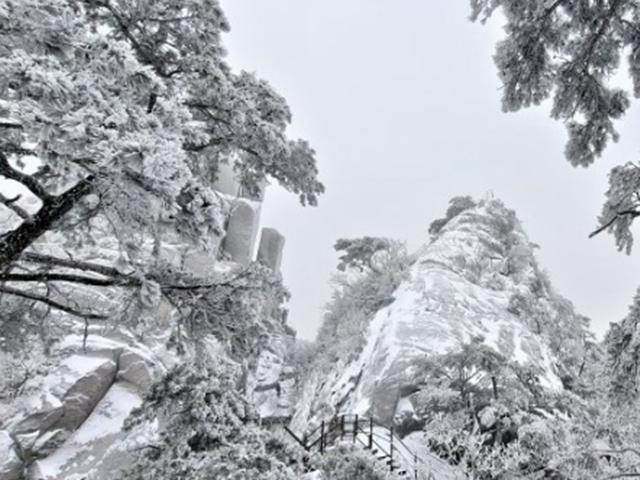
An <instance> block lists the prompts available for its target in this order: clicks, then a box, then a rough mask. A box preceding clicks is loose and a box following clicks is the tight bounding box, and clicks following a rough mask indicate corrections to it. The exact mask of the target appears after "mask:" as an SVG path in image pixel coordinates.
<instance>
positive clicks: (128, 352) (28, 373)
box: [0, 178, 293, 480]
mask: <svg viewBox="0 0 640 480" xmlns="http://www.w3.org/2000/svg"><path fill="white" fill-rule="evenodd" d="M229 185H231V186H234V185H237V182H236V183H235V184H234V183H233V182H232V181H231V180H230V179H229V178H227V179H226V184H225V187H227V188H230V187H229ZM219 190H224V189H222V188H219ZM209 196H210V197H211V198H208V199H204V201H200V200H202V199H199V198H198V196H197V195H193V196H192V198H190V199H189V198H187V199H185V208H189V209H192V210H193V212H194V215H201V214H202V215H205V216H207V217H208V218H210V220H211V222H210V223H211V230H210V231H209V232H208V237H207V238H208V240H207V241H206V242H205V244H198V245H195V244H194V243H193V242H191V241H190V240H189V239H188V238H186V237H185V235H183V234H182V233H181V231H180V229H179V228H178V227H177V226H176V225H175V224H173V223H172V222H171V220H170V219H163V218H159V219H158V220H159V225H160V226H161V228H160V232H161V239H160V243H157V239H151V238H146V239H143V240H142V241H141V242H139V243H138V244H136V245H135V246H134V247H135V249H136V255H137V261H138V262H139V264H145V263H146V262H150V261H151V258H152V256H153V254H155V257H154V258H155V260H154V261H159V262H161V263H162V264H163V265H165V268H166V269H167V271H172V270H173V271H181V272H183V273H185V274H187V275H189V276H190V277H192V278H193V279H194V280H197V281H200V282H202V283H206V282H213V281H216V280H220V279H225V278H229V277H232V276H234V275H237V274H238V272H241V271H243V268H246V267H247V266H248V265H249V264H250V263H251V262H252V261H253V260H254V259H255V250H256V241H257V238H258V229H259V212H260V204H259V202H256V201H253V200H249V199H244V198H237V197H235V196H231V194H230V193H227V192H225V191H218V192H217V193H215V192H214V193H213V196H211V193H210V194H209ZM203 206H207V211H203V212H200V211H199V210H198V209H202V208H203ZM7 220H8V221H10V219H7ZM274 236H276V237H277V238H276V240H277V241H275V242H274V240H273V237H274ZM63 241H64V238H63V237H62V236H60V235H55V234H53V235H47V236H46V237H45V238H43V239H42V240H41V241H40V242H39V243H38V245H37V246H36V247H35V248H36V250H37V251H38V252H40V253H47V254H53V255H57V256H59V257H65V252H64V250H63ZM283 243H284V239H283V238H282V237H281V236H280V235H279V234H277V232H275V231H273V230H271V229H267V234H266V235H265V236H264V238H263V239H262V244H263V245H262V247H261V248H260V251H261V254H260V258H259V259H258V260H259V261H260V263H262V264H263V265H266V267H256V266H252V267H250V268H254V269H257V270H258V272H263V273H260V275H263V274H264V275H267V273H266V272H267V271H269V269H270V271H271V272H272V274H273V275H275V276H276V277H277V275H278V268H279V262H280V259H281V256H282V247H283ZM154 250H155V251H154ZM74 254H75V256H76V257H75V258H77V259H84V258H86V259H91V261H94V262H95V261H98V262H103V263H104V264H106V265H114V264H117V262H118V255H119V254H120V250H119V248H118V243H117V242H116V241H115V239H114V238H110V237H109V236H108V235H105V236H104V237H103V239H102V240H101V241H100V242H99V243H98V244H97V245H92V246H90V247H87V249H86V250H83V251H80V252H74ZM260 268H262V270H260ZM274 278H275V277H274ZM70 288H73V291H71V290H68V289H70ZM147 290H150V291H145V288H143V289H142V290H141V292H140V299H138V300H139V301H140V303H141V308H139V309H137V310H136V309H133V310H131V309H129V310H126V309H125V308H124V307H125V304H127V302H128V300H126V299H125V297H123V295H122V294H121V293H119V292H118V291H117V290H116V289H96V288H92V287H77V286H73V287H71V286H69V285H64V284H63V285H61V286H60V290H59V293H58V294H59V295H60V296H61V297H60V298H61V299H64V300H67V298H65V297H66V295H67V294H70V293H72V294H73V296H72V298H73V299H74V301H75V302H79V303H80V304H81V305H82V306H87V307H94V308H95V307H99V308H100V309H101V311H107V312H112V313H113V315H112V318H111V319H109V320H108V321H104V322H93V321H92V322H91V323H90V324H89V326H88V327H87V328H85V324H84V322H82V321H80V320H78V319H77V318H74V317H71V316H68V315H65V314H62V313H60V312H55V311H52V312H49V313H48V314H47V316H46V321H47V322H48V327H47V329H46V331H47V333H48V335H47V339H46V341H43V340H42V339H37V340H34V341H33V342H32V343H29V342H23V343H22V344H18V345H17V346H16V345H14V346H13V347H11V343H12V342H14V343H15V340H16V339H19V338H21V336H23V335H26V333H25V332H26V329H25V328H23V327H22V326H21V325H20V323H19V322H20V321H19V320H17V319H16V321H15V322H11V321H10V319H9V320H7V321H5V323H3V324H2V325H4V326H9V327H11V328H12V329H14V330H15V331H4V330H3V331H2V332H1V334H0V375H12V374H13V373H12V371H11V370H12V369H11V367H10V366H9V365H7V366H5V365H2V362H3V361H5V360H6V361H9V360H10V359H11V356H12V355H17V356H18V357H20V358H21V359H22V358H24V359H26V361H27V362H28V363H29V365H28V366H27V367H25V369H24V379H18V380H19V381H18V382H17V384H18V385H19V386H18V387H16V389H15V390H16V391H15V392H13V393H12V394H11V395H7V394H5V393H6V392H3V394H0V479H2V480H23V479H28V480H63V479H64V480H73V479H76V480H79V479H83V480H107V479H111V478H115V477H116V475H117V472H118V471H119V470H120V469H121V468H123V467H125V466H126V465H127V464H128V463H129V461H130V460H131V459H132V458H133V457H132V456H133V452H135V449H136V448H139V447H142V446H144V445H148V444H149V443H150V442H151V441H152V440H153V438H154V435H155V433H156V431H157V424H153V423H149V424H146V425H144V426H143V427H139V428H136V429H134V430H133V431H130V432H124V431H123V424H124V420H125V419H126V418H127V417H128V415H129V414H130V412H131V411H132V410H133V409H134V408H136V407H137V406H139V405H140V404H141V403H142V398H143V396H144V395H145V393H146V392H147V391H148V390H149V388H150V386H151V384H152V383H153V382H154V381H155V380H157V379H158V378H159V377H160V376H161V375H162V374H163V373H164V372H166V371H167V370H168V369H170V368H171V367H172V366H174V365H176V364H177V363H178V362H186V361H192V360H193V359H195V358H199V359H203V358H208V359H210V361H216V359H219V357H222V356H224V357H229V356H230V355H231V347H230V346H229V345H228V342H229V338H228V336H225V335H224V334H221V329H216V328H215V327H216V325H215V322H213V327H214V328H212V329H210V330H206V329H204V330H203V332H201V333H202V335H201V336H200V337H199V338H197V341H195V340H196V339H195V338H191V337H190V335H191V336H194V335H195V333H189V332H187V331H181V327H180V322H179V319H180V316H181V314H182V312H181V311H178V309H176V307H175V306H174V305H172V304H170V303H169V302H168V301H166V299H163V298H155V299H153V298H152V299H151V300H152V301H151V304H149V298H146V297H157V295H155V293H157V292H155V293H154V291H153V290H154V288H153V286H150V289H147ZM256 292H258V293H257V294H256V295H255V296H254V297H252V298H251V299H250V300H251V302H252V303H251V306H250V312H251V315H253V316H255V317H260V319H259V320H260V322H261V323H262V324H263V325H264V326H265V328H263V329H262V330H261V331H252V333H251V335H253V336H254V337H255V338H243V339H242V342H244V343H246V344H251V345H253V346H254V347H252V352H253V353H252V355H250V356H247V357H245V358H242V359H238V358H236V359H235V360H236V361H239V362H241V363H242V362H244V366H245V371H246V379H245V380H246V386H247V391H248V392H249V394H250V396H251V395H253V397H254V400H255V402H256V405H257V406H258V407H259V410H260V413H261V414H262V415H263V416H265V417H273V418H278V417H282V416H284V415H286V412H287V411H288V408H289V404H288V400H287V399H288V398H289V395H288V390H287V379H288V378H289V377H290V376H291V375H290V374H289V372H288V370H287V368H288V367H287V361H286V358H287V356H288V350H289V346H290V345H291V343H292V341H293V340H292V339H293V333H292V331H291V330H290V329H288V327H287V326H286V323H285V322H284V319H283V318H281V317H279V316H278V314H279V311H278V309H277V308H275V307H274V305H277V304H278V302H279V299H278V298H270V297H269V294H270V293H269V291H268V290H265V291H264V294H262V293H260V292H261V291H259V290H256ZM54 295H55V293H54ZM138 300H136V302H137V301H138ZM134 303H135V302H134ZM125 310H126V311H127V314H126V315H125V314H124V312H125ZM3 321H4V320H3ZM45 343H46V346H45ZM34 345H36V346H38V347H41V346H42V347H43V348H46V353H45V352H43V351H40V349H34V351H33V353H32V354H30V352H28V351H27V350H28V349H29V348H32V347H33V346H34ZM36 350H37V351H36ZM0 379H1V378H0ZM241 380H242V379H239V382H240V381H241ZM9 383H11V382H9ZM13 383H16V382H13Z"/></svg>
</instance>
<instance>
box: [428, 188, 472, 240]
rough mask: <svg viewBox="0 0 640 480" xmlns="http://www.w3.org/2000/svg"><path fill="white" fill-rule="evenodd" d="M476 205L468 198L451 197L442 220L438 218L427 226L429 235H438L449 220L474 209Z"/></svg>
mask: <svg viewBox="0 0 640 480" xmlns="http://www.w3.org/2000/svg"><path fill="white" fill-rule="evenodd" d="M476 205H477V204H476V202H474V200H473V199H472V198H471V197H469V196H460V197H453V198H452V199H451V200H449V208H447V212H446V214H445V216H444V218H439V219H437V220H434V221H433V222H431V225H429V233H430V234H431V235H437V234H438V233H440V230H442V229H443V228H444V226H445V225H446V224H447V223H449V220H451V219H452V218H454V217H456V216H458V215H459V214H461V213H462V212H464V211H465V210H469V209H470V208H474V207H475V206H476Z"/></svg>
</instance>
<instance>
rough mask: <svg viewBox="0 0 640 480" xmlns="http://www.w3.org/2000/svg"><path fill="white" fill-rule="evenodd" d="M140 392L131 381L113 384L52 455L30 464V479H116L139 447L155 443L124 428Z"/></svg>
mask: <svg viewBox="0 0 640 480" xmlns="http://www.w3.org/2000/svg"><path fill="white" fill-rule="evenodd" d="M140 395H141V394H140V392H139V390H138V388H137V387H136V386H134V385H131V384H129V383H128V382H124V381H118V382H116V383H114V384H113V385H112V386H111V388H109V390H108V391H107V393H106V394H105V395H104V397H103V398H102V399H101V400H100V401H99V402H98V404H97V405H96V406H95V408H94V410H93V412H91V415H90V416H89V417H88V418H87V419H86V420H85V421H84V423H83V424H82V425H81V426H80V428H78V429H77V430H76V431H75V432H73V434H71V436H69V438H68V439H67V440H66V441H65V442H64V443H63V444H62V445H61V446H59V448H57V449H56V450H55V451H52V452H50V455H48V456H46V457H44V458H41V459H39V460H37V461H36V462H34V463H33V464H32V465H31V466H30V468H29V476H28V478H29V479H31V480H66V479H71V478H78V479H80V478H82V479H86V480H108V479H112V478H117V477H118V472H119V471H120V470H121V469H122V468H124V467H126V466H127V465H128V464H130V462H131V460H132V458H133V455H134V453H135V451H136V449H137V448H140V446H141V445H144V444H148V443H151V442H152V440H150V439H149V438H150V437H149V436H147V435H145V434H144V432H140V431H137V432H135V434H133V435H130V434H129V433H127V432H124V431H123V423H124V421H125V419H126V418H127V416H128V415H129V413H130V412H131V410H133V409H134V408H136V407H138V406H139V405H140V404H141V403H142V398H141V396H140ZM152 430H153V429H152ZM152 435H153V431H151V436H152ZM132 437H133V438H132Z"/></svg>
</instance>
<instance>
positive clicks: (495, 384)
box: [491, 375, 498, 400]
mask: <svg viewBox="0 0 640 480" xmlns="http://www.w3.org/2000/svg"><path fill="white" fill-rule="evenodd" d="M491 386H492V387H493V398H494V399H495V400H497V399H498V381H497V380H496V377H495V375H491Z"/></svg>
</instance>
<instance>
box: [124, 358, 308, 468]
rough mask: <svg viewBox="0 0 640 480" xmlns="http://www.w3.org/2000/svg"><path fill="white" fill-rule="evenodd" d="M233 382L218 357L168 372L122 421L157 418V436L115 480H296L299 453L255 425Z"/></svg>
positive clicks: (233, 374) (233, 372)
mask: <svg viewBox="0 0 640 480" xmlns="http://www.w3.org/2000/svg"><path fill="white" fill-rule="evenodd" d="M240 377H241V375H240V371H239V369H238V368H237V367H236V366H235V365H233V364H231V363H227V362H225V361H224V360H223V359H220V358H219V359H218V360H217V361H215V362H213V361H203V362H200V363H195V364H194V363H186V364H182V365H180V366H178V367H176V368H174V369H173V370H172V371H170V372H169V373H168V374H167V375H166V376H165V377H164V378H163V379H162V381H160V382H158V383H157V384H155V385H154V387H153V390H152V391H151V393H150V394H149V395H148V397H147V399H146V400H145V402H144V403H143V405H142V406H141V407H140V408H138V409H137V410H136V411H134V412H133V413H132V416H131V417H130V418H129V420H128V422H127V425H126V428H128V429H135V428H136V427H137V426H138V425H142V424H145V423H147V422H156V421H157V422H158V424H159V432H158V436H157V438H156V439H154V440H151V442H150V443H149V444H148V445H145V446H144V447H143V448H142V449H141V450H139V453H138V455H137V459H136V461H135V462H134V463H133V465H132V466H131V467H130V468H129V469H128V470H127V471H126V472H125V473H124V474H123V476H122V479H123V480H124V479H127V480H156V479H161V478H162V479H164V478H167V479H169V478H184V479H190V480H209V479H231V478H233V479H238V480H255V479H261V480H298V479H299V478H300V475H301V472H302V452H301V451H298V450H296V449H294V448H293V447H291V446H290V445H289V444H288V443H286V442H284V441H283V440H282V439H281V438H280V437H278V436H276V435H275V434H273V433H271V432H269V431H267V430H265V429H263V428H261V427H260V426H259V425H258V423H257V420H258V419H257V415H256V414H255V412H254V411H253V410H252V407H251V406H250V405H249V403H248V402H247V400H246V399H245V398H244V397H243V396H242V395H241V394H240V393H239V392H240V390H241V386H240V385H238V379H239V378H240Z"/></svg>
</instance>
